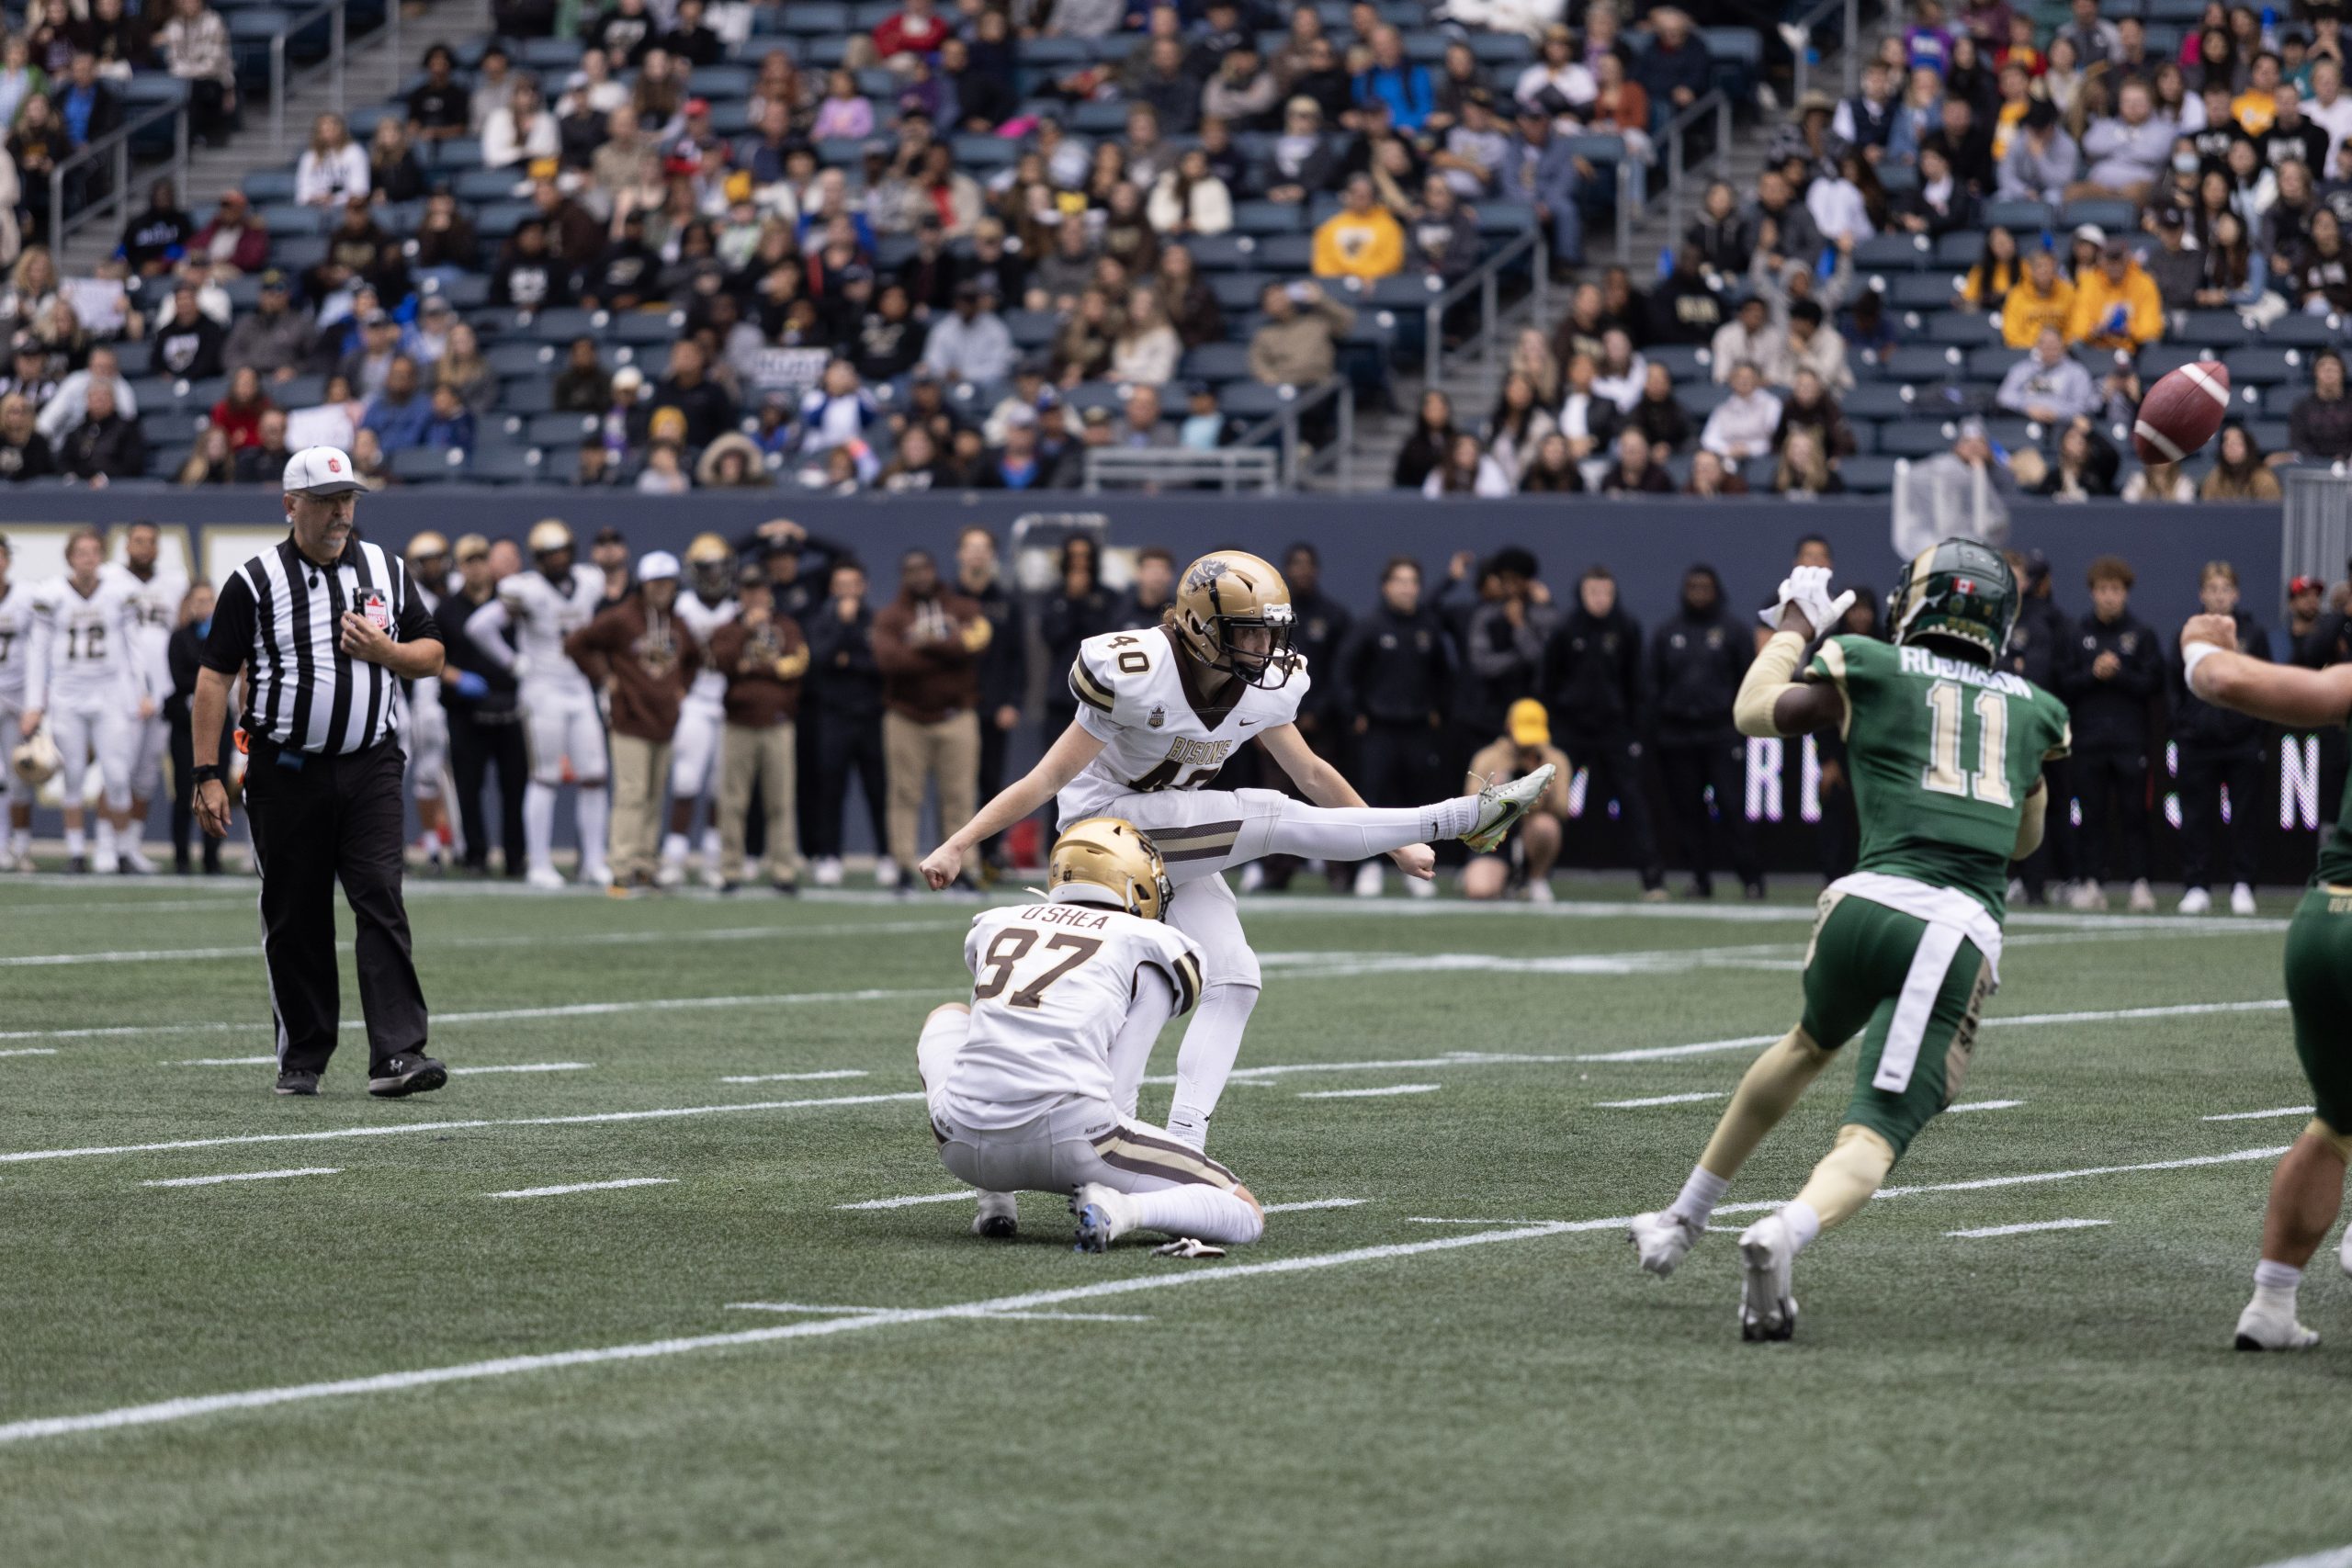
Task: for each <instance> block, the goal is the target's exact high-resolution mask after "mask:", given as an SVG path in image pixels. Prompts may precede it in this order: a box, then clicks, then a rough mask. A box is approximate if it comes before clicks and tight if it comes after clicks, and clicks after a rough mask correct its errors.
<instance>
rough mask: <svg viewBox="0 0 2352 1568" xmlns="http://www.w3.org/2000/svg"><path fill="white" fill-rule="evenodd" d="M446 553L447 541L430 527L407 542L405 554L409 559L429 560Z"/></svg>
mask: <svg viewBox="0 0 2352 1568" xmlns="http://www.w3.org/2000/svg"><path fill="white" fill-rule="evenodd" d="M448 553H449V541H448V540H447V539H445V538H443V537H442V536H440V535H438V534H436V533H435V532H434V531H433V530H432V529H430V528H427V529H425V530H424V532H423V533H421V534H419V535H417V536H415V537H414V538H413V539H411V540H410V541H409V542H408V552H407V554H408V558H409V559H410V560H411V561H421V560H431V559H432V558H434V557H435V556H446V555H447V554H448Z"/></svg>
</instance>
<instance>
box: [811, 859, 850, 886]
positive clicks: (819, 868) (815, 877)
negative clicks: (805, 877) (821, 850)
mask: <svg viewBox="0 0 2352 1568" xmlns="http://www.w3.org/2000/svg"><path fill="white" fill-rule="evenodd" d="M809 880H810V881H812V882H814V883H816V885H817V886H820V887H839V886H841V885H842V863H841V858H840V857H839V856H838V855H820V856H818V857H817V863H816V864H814V865H812V866H811V867H809Z"/></svg>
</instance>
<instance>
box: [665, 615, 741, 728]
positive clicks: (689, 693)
mask: <svg viewBox="0 0 2352 1568" xmlns="http://www.w3.org/2000/svg"><path fill="white" fill-rule="evenodd" d="M742 612H743V607H742V606H741V604H737V603H736V602H735V601H734V600H733V599H731V598H728V599H721V600H720V601H719V602H718V604H704V603H703V602H702V595H701V594H699V593H681V594H679V595H678V607H677V615H678V619H680V620H682V621H684V622H685V623H686V630H688V631H690V632H692V633H694V634H695V641H696V642H698V643H700V644H702V649H703V656H704V657H703V667H702V668H701V669H700V670H697V671H695V683H694V684H693V685H691V686H689V687H687V688H686V700H687V701H689V702H706V703H708V704H710V705H712V706H713V707H717V706H718V705H719V704H721V703H723V702H725V701H726V700H727V671H724V670H714V669H712V668H711V667H710V659H709V655H710V634H711V633H713V632H715V631H717V630H718V628H719V627H721V626H725V625H726V624H727V623H728V622H729V621H731V620H733V619H734V618H735V617H736V616H737V615H741V614H742Z"/></svg>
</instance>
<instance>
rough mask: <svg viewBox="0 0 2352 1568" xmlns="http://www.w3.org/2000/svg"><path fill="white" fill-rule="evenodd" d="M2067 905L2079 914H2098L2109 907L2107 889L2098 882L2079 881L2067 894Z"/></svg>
mask: <svg viewBox="0 0 2352 1568" xmlns="http://www.w3.org/2000/svg"><path fill="white" fill-rule="evenodd" d="M2066 907H2067V908H2070V909H2073V910H2074V911H2075V913H2077V914H2083V915H2090V914H2097V913H2098V912H2100V911H2101V910H2104V909H2105V908H2107V890H2106V889H2105V888H2103V887H2101V886H2099V885H2098V883H2096V882H2078V883H2076V884H2075V890H2074V891H2073V892H2072V893H2069V894H2067V895H2066Z"/></svg>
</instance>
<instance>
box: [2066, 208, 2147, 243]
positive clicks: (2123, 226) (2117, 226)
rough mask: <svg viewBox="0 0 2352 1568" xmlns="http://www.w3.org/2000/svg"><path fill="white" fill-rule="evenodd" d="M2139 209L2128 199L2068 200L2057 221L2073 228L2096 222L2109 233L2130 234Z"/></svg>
mask: <svg viewBox="0 0 2352 1568" xmlns="http://www.w3.org/2000/svg"><path fill="white" fill-rule="evenodd" d="M2139 212H2140V209H2138V208H2137V207H2134V206H2133V205H2132V204H2131V203H2130V202H2128V201H2103V200H2094V201H2070V202H2068V203H2067V204H2066V206H2065V209H2064V211H2063V212H2061V213H2060V214H2059V215H2058V221H2059V222H2060V223H2061V224H2063V225H2064V226H2065V227H2066V228H2067V229H2069V230H2073V229H2076V228H2079V227H2081V226H2082V225H2083V224H2085V223H2096V224H2098V226H2099V227H2100V228H2102V229H2104V230H2106V231H2108V232H2109V234H2126V235H2128V234H2130V233H2131V232H2132V231H2133V221H2134V220H2135V219H2137V218H2138V216H2139Z"/></svg>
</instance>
